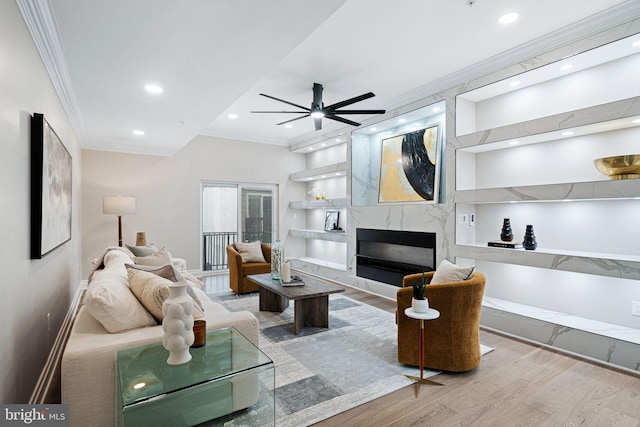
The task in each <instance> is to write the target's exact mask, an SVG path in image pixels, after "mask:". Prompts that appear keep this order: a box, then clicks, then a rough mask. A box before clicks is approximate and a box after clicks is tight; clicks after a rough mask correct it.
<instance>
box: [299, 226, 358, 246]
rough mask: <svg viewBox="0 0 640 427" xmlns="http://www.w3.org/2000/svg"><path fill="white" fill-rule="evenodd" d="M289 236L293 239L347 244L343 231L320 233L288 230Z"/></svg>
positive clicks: (320, 231) (316, 231) (319, 231)
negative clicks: (299, 238) (300, 238)
mask: <svg viewBox="0 0 640 427" xmlns="http://www.w3.org/2000/svg"><path fill="white" fill-rule="evenodd" d="M289 234H291V236H293V237H302V238H304V239H318V240H327V241H330V242H340V243H347V233H345V232H344V231H342V232H340V231H330V232H329V231H322V230H296V229H290V230H289Z"/></svg>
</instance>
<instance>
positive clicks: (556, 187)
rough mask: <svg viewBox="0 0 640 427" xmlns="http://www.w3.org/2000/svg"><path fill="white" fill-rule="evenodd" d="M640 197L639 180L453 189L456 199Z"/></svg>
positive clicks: (460, 200)
mask: <svg viewBox="0 0 640 427" xmlns="http://www.w3.org/2000/svg"><path fill="white" fill-rule="evenodd" d="M632 197H640V180H637V179H627V180H618V181H615V180H612V181H592V182H575V183H567V184H547V185H529V186H523V187H504V188H487V189H477V190H460V191H456V193H455V196H454V201H455V203H501V202H511V201H521V202H536V201H545V202H548V201H554V200H557V201H563V200H593V199H628V198H632Z"/></svg>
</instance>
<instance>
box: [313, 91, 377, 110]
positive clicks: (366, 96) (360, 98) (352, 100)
mask: <svg viewBox="0 0 640 427" xmlns="http://www.w3.org/2000/svg"><path fill="white" fill-rule="evenodd" d="M374 96H376V95H375V94H374V93H373V92H369V93H365V94H362V95H360V96H356V97H353V98H349V99H345V100H344V101H341V102H337V103H335V104H331V105H329V106H327V107H325V108H324V109H325V110H337V109H338V108H342V107H346V106H347V105H351V104H355V103H356V102H360V101H364V100H365V99H369V98H373V97H374Z"/></svg>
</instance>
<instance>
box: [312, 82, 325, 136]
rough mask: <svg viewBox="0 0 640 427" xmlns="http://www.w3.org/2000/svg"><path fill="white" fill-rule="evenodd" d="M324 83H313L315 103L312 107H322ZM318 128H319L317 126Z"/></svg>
mask: <svg viewBox="0 0 640 427" xmlns="http://www.w3.org/2000/svg"><path fill="white" fill-rule="evenodd" d="M322 89H323V88H322V85H321V84H320V83H314V84H313V105H312V106H311V108H314V107H316V108H322ZM316 130H318V129H317V128H316Z"/></svg>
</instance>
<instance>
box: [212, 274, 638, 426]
mask: <svg viewBox="0 0 640 427" xmlns="http://www.w3.org/2000/svg"><path fill="white" fill-rule="evenodd" d="M218 280H220V279H218ZM205 283H207V282H206V281H205ZM344 295H346V296H349V297H351V298H353V299H356V300H358V301H361V302H364V303H366V304H370V305H372V306H375V307H378V308H380V309H383V310H387V311H389V312H395V302H394V301H390V300H388V299H386V298H382V297H378V296H376V295H372V294H368V293H366V292H362V291H359V290H356V289H352V288H348V287H347V288H346V290H345V293H344ZM480 340H481V342H482V343H483V344H485V345H488V346H491V347H494V348H495V350H494V351H493V352H491V353H490V354H489V355H487V356H486V357H484V358H483V361H482V363H481V364H480V366H479V367H478V368H477V369H475V370H473V371H471V372H466V373H459V374H451V373H443V374H440V375H437V376H435V377H433V379H434V380H435V381H438V382H441V383H443V384H445V386H444V387H438V386H422V388H421V389H420V392H419V394H418V395H417V396H416V386H413V385H412V386H408V387H405V388H403V389H401V390H398V391H396V392H394V393H391V394H388V395H386V396H383V397H380V398H378V399H376V400H373V401H371V402H369V403H366V404H364V405H361V406H358V407H356V408H353V409H351V410H349V411H346V412H343V413H340V414H338V415H336V416H334V417H331V418H328V419H326V420H324V421H322V422H319V423H317V424H314V426H316V427H333V426H340V427H343V426H376V427H378V426H380V427H382V426H398V427H400V426H402V427H406V426H474V427H475V426H492V427H493V426H509V427H511V426H553V427H556V426H594V427H601V426H629V427H631V426H636V427H640V376H636V375H633V374H629V373H626V372H622V371H617V370H614V369H610V368H607V367H604V366H601V365H598V364H594V363H591V362H588V361H584V360H581V359H578V358H574V357H571V356H567V355H565V354H562V353H559V352H555V351H552V350H548V349H545V348H542V347H537V346H535V345H531V344H528V343H525V342H521V341H518V340H515V339H512V338H509V337H505V336H502V335H499V334H496V333H493V332H490V331H485V330H481V331H480Z"/></svg>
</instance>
